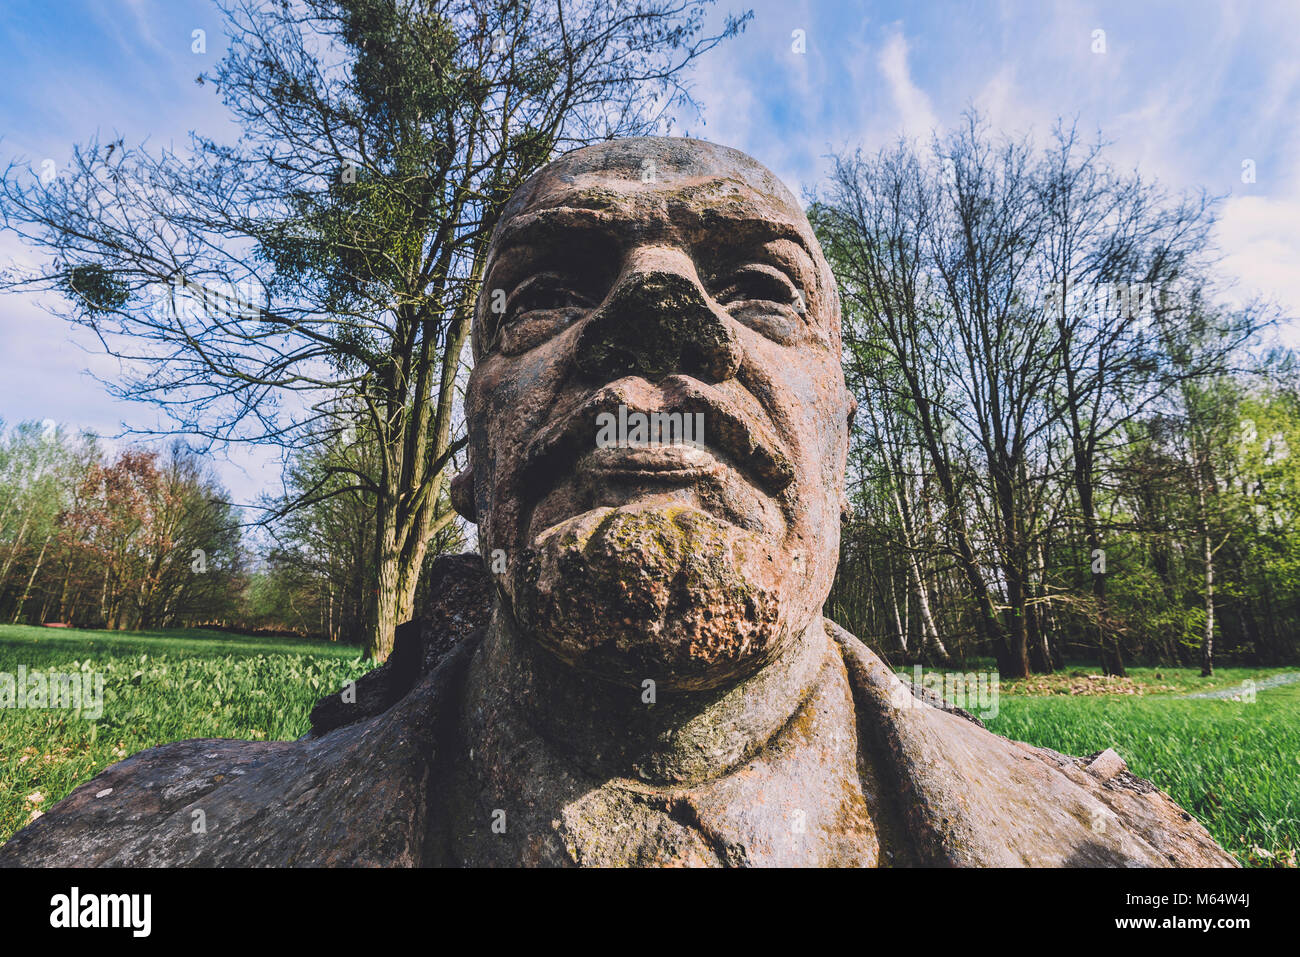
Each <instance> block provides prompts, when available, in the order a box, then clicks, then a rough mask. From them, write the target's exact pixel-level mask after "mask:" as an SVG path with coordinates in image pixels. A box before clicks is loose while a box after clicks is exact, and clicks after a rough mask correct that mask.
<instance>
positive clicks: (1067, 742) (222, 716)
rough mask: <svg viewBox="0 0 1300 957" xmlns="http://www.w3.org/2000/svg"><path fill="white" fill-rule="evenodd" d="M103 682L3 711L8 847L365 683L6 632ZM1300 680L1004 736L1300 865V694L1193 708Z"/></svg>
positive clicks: (44, 667)
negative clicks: (144, 756) (216, 743)
mask: <svg viewBox="0 0 1300 957" xmlns="http://www.w3.org/2000/svg"><path fill="white" fill-rule="evenodd" d="M20 665H22V666H25V667H26V668H27V670H28V671H29V672H32V671H36V670H40V671H46V672H48V671H49V670H51V669H53V670H55V671H59V672H68V673H70V672H73V671H89V672H91V673H94V672H99V673H102V674H103V676H104V711H103V716H102V717H101V718H100V719H99V720H97V721H91V720H89V719H87V718H83V717H80V716H78V715H77V714H76V713H74V712H70V711H67V710H58V711H55V710H49V711H38V710H4V711H0V841H4V840H6V839H7V838H8V837H9V836H10V835H11V834H12V833H13V832H14V831H16V830H18V829H19V828H20V827H22V826H23V825H25V824H26V823H27V822H28V821H30V820H32V818H33V815H34V814H35V813H37V812H41V811H43V810H44V809H46V808H48V807H50V805H52V804H53V803H54V802H55V801H58V800H59V799H60V798H62V797H64V796H65V795H66V794H67V793H68V792H69V791H71V790H72V789H73V788H74V787H76V786H77V785H78V784H80V783H82V782H84V781H86V780H87V779H88V778H90V777H92V776H93V775H95V774H97V773H98V772H99V771H102V770H103V769H104V768H106V767H108V766H109V765H110V764H112V763H114V762H115V761H119V760H121V759H122V758H124V757H126V756H127V755H128V754H132V753H134V752H136V751H139V750H141V749H143V748H148V747H153V746H155V745H158V744H164V743H166V742H169V741H176V740H179V739H182V738H199V737H229V738H246V739H254V740H275V739H280V740H291V739H293V738H296V737H299V736H300V735H301V734H303V733H304V732H305V731H306V730H307V715H308V713H309V712H310V710H311V706H312V705H313V704H314V703H315V702H316V700H317V699H318V698H320V697H321V696H322V695H325V694H329V693H331V692H333V691H334V690H336V689H338V688H339V687H341V686H342V685H343V684H345V683H346V682H347V681H350V680H352V679H354V678H356V677H357V676H359V675H361V674H363V673H364V672H365V671H366V670H367V668H368V665H367V664H365V663H364V662H362V661H361V660H360V659H359V657H358V655H357V651H356V649H355V648H351V647H348V646H339V645H330V644H326V643H321V642H310V641H298V640H293V639H278V638H246V637H240V636H234V635H228V634H224V633H221V632H207V631H199V630H191V631H183V632H146V633H136V634H129V635H126V634H122V633H119V632H102V631H73V630H67V631H64V630H54V629H46V628H29V627H24V626H11V625H0V672H7V673H10V674H15V673H16V672H17V670H18V667H19V666H20ZM1295 670H1297V669H1242V668H1224V669H1219V670H1218V672H1217V673H1216V674H1215V676H1214V678H1212V679H1202V678H1200V677H1199V676H1198V675H1197V673H1196V672H1195V671H1194V670H1189V669H1168V668H1163V669H1154V668H1137V669H1132V670H1131V672H1130V677H1129V678H1127V679H1104V678H1101V677H1100V676H1097V675H1096V669H1093V668H1086V667H1073V668H1071V669H1067V670H1066V671H1065V672H1062V673H1060V674H1056V675H1051V676H1047V677H1035V678H1031V679H1029V680H1028V681H1023V682H1005V683H1003V685H1002V686H1001V688H1000V695H999V701H998V714H997V716H996V717H992V718H988V719H986V723H987V724H988V726H989V727H990V728H991V729H992V730H994V731H996V732H998V733H999V734H1004V735H1007V736H1008V737H1011V738H1015V739H1017V740H1020V741H1027V742H1029V743H1031V744H1036V745H1041V746H1045V747H1050V748H1053V749H1055V750H1057V751H1062V752H1065V753H1068V754H1090V753H1092V752H1094V751H1099V750H1101V749H1102V748H1105V747H1113V748H1115V750H1117V751H1118V752H1119V753H1120V754H1121V755H1122V756H1123V757H1124V759H1125V760H1126V761H1127V762H1128V764H1129V767H1130V768H1131V769H1132V770H1133V771H1134V773H1136V774H1138V775H1140V776H1142V777H1145V778H1149V779H1150V780H1152V781H1154V782H1155V784H1156V785H1157V786H1159V787H1160V788H1162V789H1163V790H1165V791H1167V792H1169V794H1171V795H1172V796H1173V798H1174V800H1176V801H1178V803H1179V804H1181V805H1183V806H1184V807H1185V808H1187V809H1188V810H1189V811H1191V812H1192V813H1193V814H1195V815H1196V816H1197V817H1198V818H1199V819H1200V820H1201V821H1202V823H1204V824H1205V826H1206V827H1208V828H1209V830H1210V832H1211V833H1212V834H1213V835H1214V836H1215V838H1216V839H1218V840H1219V842H1220V843H1221V844H1223V846H1224V847H1226V848H1227V849H1228V850H1229V851H1231V852H1232V853H1234V854H1236V855H1237V857H1238V859H1239V860H1241V862H1242V863H1243V864H1247V865H1254V866H1278V865H1285V864H1289V865H1291V866H1295V864H1296V862H1297V857H1298V856H1300V684H1291V685H1285V686H1282V687H1276V688H1267V689H1263V690H1259V691H1258V692H1257V694H1256V696H1255V698H1256V700H1255V701H1253V702H1250V701H1232V700H1214V699H1210V700H1204V699H1202V700H1185V699H1181V698H1180V697H1179V695H1183V694H1188V693H1192V692H1198V691H1209V690H1219V689H1231V688H1239V687H1240V686H1241V683H1242V681H1243V680H1245V679H1247V678H1249V679H1253V680H1255V681H1261V680H1263V679H1266V678H1268V677H1269V676H1270V675H1274V674H1278V673H1283V672H1288V671H1295Z"/></svg>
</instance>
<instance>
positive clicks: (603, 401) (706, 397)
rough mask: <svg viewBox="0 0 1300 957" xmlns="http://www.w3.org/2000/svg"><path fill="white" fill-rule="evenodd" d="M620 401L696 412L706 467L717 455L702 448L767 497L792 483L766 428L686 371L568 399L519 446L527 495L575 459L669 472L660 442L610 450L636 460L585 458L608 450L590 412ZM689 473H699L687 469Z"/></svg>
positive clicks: (633, 406)
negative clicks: (722, 457) (720, 456)
mask: <svg viewBox="0 0 1300 957" xmlns="http://www.w3.org/2000/svg"><path fill="white" fill-rule="evenodd" d="M620 405H622V406H624V407H626V408H627V409H628V410H629V411H636V412H642V413H646V414H649V413H652V412H681V413H684V414H694V413H697V412H702V413H704V416H705V439H704V442H703V445H704V446H705V448H704V449H703V450H701V451H704V453H705V454H706V455H707V456H708V457H709V458H710V459H712V460H713V464H714V467H716V464H717V458H716V457H715V456H714V455H713V454H712V453H711V452H709V450H710V449H717V450H718V451H720V452H723V453H726V454H727V455H728V456H730V457H731V458H732V459H733V460H734V462H735V464H736V465H737V467H739V468H740V469H741V470H742V471H744V472H746V473H748V474H749V475H751V476H752V478H753V480H754V481H755V483H756V484H757V485H759V486H760V487H761V488H762V489H763V490H764V491H766V492H767V493H768V494H770V495H775V494H777V493H778V492H780V491H781V490H782V489H784V488H785V487H786V486H787V485H789V484H790V483H791V482H792V481H794V463H793V462H792V461H791V459H790V457H789V455H787V454H786V453H785V452H784V451H783V450H782V446H781V443H780V441H779V440H778V439H777V437H776V436H775V435H774V434H773V433H772V430H771V428H770V427H768V426H767V425H765V424H763V423H760V422H756V421H754V418H753V417H752V416H750V415H747V414H746V413H744V412H742V411H741V410H740V409H739V408H738V407H736V405H735V404H734V402H733V401H732V400H731V399H730V398H728V397H727V396H725V395H723V394H721V393H720V392H718V390H716V389H713V388H711V387H709V386H708V385H706V384H705V383H703V382H700V381H698V380H696V379H692V378H690V377H688V376H672V377H670V378H669V379H666V380H664V381H663V382H662V383H659V384H658V385H657V386H652V385H651V384H650V383H649V382H647V381H646V380H644V379H641V378H639V377H629V378H626V379H620V380H619V381H618V382H613V383H610V384H609V385H606V386H604V387H602V388H600V389H598V390H596V391H595V392H593V393H591V394H589V395H587V396H585V397H580V398H578V399H577V400H576V401H573V402H570V403H567V404H561V406H560V407H558V408H557V409H556V411H555V412H554V413H553V414H552V416H551V420H550V422H548V423H547V424H546V425H545V426H543V427H542V429H541V430H540V431H539V432H538V433H537V434H536V435H535V436H534V437H533V439H532V440H531V441H530V442H529V443H528V447H527V448H526V449H525V450H524V464H523V469H522V471H521V473H520V477H521V479H522V484H523V487H524V488H525V489H528V490H530V492H531V494H534V495H540V494H542V493H543V492H544V491H546V490H547V489H548V488H550V487H551V485H552V484H553V483H554V480H555V479H556V477H557V476H558V475H559V474H560V473H561V472H563V471H564V470H566V469H572V468H575V467H577V465H578V463H579V460H582V461H583V463H584V467H585V466H587V465H594V467H596V468H600V467H601V463H602V462H609V463H611V464H613V463H616V462H622V463H623V465H622V466H620V467H619V468H617V469H611V471H628V472H629V474H630V473H631V472H638V473H644V474H647V475H649V474H653V472H655V471H658V472H660V473H661V474H663V475H667V474H669V473H671V472H673V471H674V470H676V469H677V468H678V466H676V465H673V464H671V462H672V458H671V456H672V455H676V454H681V453H675V452H671V451H669V450H671V449H673V448H675V447H674V446H661V447H659V448H658V449H656V450H651V449H646V448H641V449H627V448H625V449H619V450H617V451H619V452H624V453H627V452H635V453H637V454H638V455H641V454H642V453H647V454H645V455H644V456H643V457H641V458H639V459H638V458H636V457H635V456H634V457H632V458H622V459H620V458H619V457H617V456H613V455H611V456H609V457H608V458H605V459H603V458H594V459H589V458H587V456H588V453H592V452H596V451H600V452H609V451H611V450H608V449H601V450H597V449H596V448H595V446H596V434H597V429H596V417H597V416H598V415H599V414H600V413H602V412H608V413H611V414H617V411H618V407H619V406H620ZM682 448H685V447H682ZM651 451H657V452H658V453H659V455H660V456H663V457H654V456H651V455H649V454H648V453H649V452H651ZM682 467H683V468H689V469H695V468H696V463H694V462H691V463H685V464H683V466H682ZM706 471H707V470H706ZM691 474H696V475H698V474H700V473H699V471H694V472H692V473H691Z"/></svg>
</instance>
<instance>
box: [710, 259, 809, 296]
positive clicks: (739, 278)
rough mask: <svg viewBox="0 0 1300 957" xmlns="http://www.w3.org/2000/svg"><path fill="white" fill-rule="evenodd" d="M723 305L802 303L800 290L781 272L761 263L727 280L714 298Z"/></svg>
mask: <svg viewBox="0 0 1300 957" xmlns="http://www.w3.org/2000/svg"><path fill="white" fill-rule="evenodd" d="M714 298H715V299H717V301H718V302H719V303H720V304H721V305H724V306H726V305H731V304H733V303H741V302H755V301H762V302H776V303H780V304H781V305H798V304H799V303H800V302H802V297H801V296H800V295H799V290H798V289H796V288H795V285H794V283H793V282H791V281H790V279H789V277H788V276H786V275H785V273H783V272H781V270H779V269H776V268H774V267H772V266H766V265H763V264H761V263H755V264H753V265H751V266H746V267H744V268H743V269H741V270H739V271H737V272H735V273H733V274H732V275H731V277H730V278H729V279H727V280H725V282H724V285H723V288H722V290H721V291H720V292H719V293H718V294H717V295H716V296H715V297H714Z"/></svg>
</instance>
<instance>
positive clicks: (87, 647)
mask: <svg viewBox="0 0 1300 957" xmlns="http://www.w3.org/2000/svg"><path fill="white" fill-rule="evenodd" d="M20 665H21V666H24V667H25V668H26V669H27V671H28V672H29V673H31V672H35V671H43V672H47V673H48V672H49V671H50V670H51V669H52V670H54V671H57V672H61V673H72V672H78V671H80V672H83V673H85V672H89V673H91V674H94V673H96V672H98V673H100V674H102V675H103V689H104V691H103V716H102V717H100V718H99V720H97V721H92V720H89V719H88V718H85V717H81V716H80V715H79V714H77V713H76V712H75V711H69V710H18V709H5V710H2V711H0V842H3V841H5V840H7V839H8V838H9V836H10V835H11V834H13V832H14V831H16V830H18V829H19V828H20V827H22V826H23V825H25V824H27V822H28V821H30V820H32V819H33V816H34V815H35V814H37V813H38V812H42V811H43V810H44V809H46V808H49V807H50V806H51V805H52V804H54V802H56V801H58V800H59V799H60V798H62V797H64V796H65V795H66V794H68V792H69V791H71V790H72V789H73V788H75V787H76V786H77V785H78V784H81V783H83V782H84V781H86V780H87V779H89V778H91V777H93V776H94V775H95V774H98V773H99V772H100V771H102V770H103V769H104V768H106V767H108V766H109V765H110V764H113V763H114V762H116V761H120V760H121V759H122V758H124V757H126V756H127V755H129V754H134V753H135V752H136V751H139V750H142V749H144V748H150V747H154V746H155V745H159V744H165V743H167V742H169V741H178V740H180V739H182V738H245V739H252V740H258V741H264V740H291V739H293V738H297V737H299V736H301V735H302V734H304V733H305V732H306V730H307V727H308V723H307V716H308V714H309V713H310V711H311V707H312V705H313V704H315V703H316V701H317V699H318V698H320V697H322V696H324V695H327V694H329V693H331V692H333V691H335V690H337V689H338V688H340V687H342V686H343V685H344V684H345V683H346V682H348V681H350V680H352V679H354V678H356V677H357V676H358V675H361V674H363V673H364V672H365V671H366V670H368V668H369V665H368V664H365V663H363V662H362V661H361V660H360V657H359V654H358V651H357V649H356V648H353V647H349V646H346V645H342V646H340V645H332V644H329V643H325V642H315V641H302V640H297V639H284V638H251V637H244V636H239V635H231V634H227V633H225V632H216V631H203V630H199V629H193V630H185V631H166V632H135V633H131V634H123V633H121V632H106V631H80V630H73V629H67V630H64V629H57V630H56V629H52V628H32V627H27V626H22V625H0V672H6V673H8V674H11V675H15V674H17V672H18V668H19V666H20Z"/></svg>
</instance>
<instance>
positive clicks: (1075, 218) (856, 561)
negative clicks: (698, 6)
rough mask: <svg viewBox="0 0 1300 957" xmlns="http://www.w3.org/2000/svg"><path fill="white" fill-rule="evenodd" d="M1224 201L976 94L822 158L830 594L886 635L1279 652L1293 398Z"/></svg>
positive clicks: (907, 639) (1284, 640)
mask: <svg viewBox="0 0 1300 957" xmlns="http://www.w3.org/2000/svg"><path fill="white" fill-rule="evenodd" d="M1214 210H1215V201H1214V199H1213V198H1211V197H1207V196H1205V195H1204V194H1184V195H1170V194H1168V193H1166V192H1165V191H1164V190H1162V189H1161V188H1160V187H1159V186H1158V185H1157V184H1154V183H1150V182H1147V181H1145V180H1144V179H1143V178H1142V177H1141V176H1140V175H1138V174H1137V173H1136V172H1131V171H1125V170H1121V169H1117V168H1116V167H1115V166H1114V165H1113V164H1112V163H1111V162H1109V160H1108V159H1107V155H1106V150H1105V147H1104V145H1103V144H1101V143H1099V142H1098V143H1090V144H1085V143H1083V142H1081V141H1080V139H1079V138H1078V137H1077V135H1076V133H1075V131H1074V130H1073V129H1072V128H1069V127H1068V126H1065V125H1063V124H1058V126H1057V127H1056V129H1055V130H1054V131H1053V135H1052V137H1051V140H1050V142H1049V143H1048V145H1047V146H1046V147H1037V146H1035V144H1034V142H1033V140H1032V139H1031V138H1030V137H1028V136H1019V137H1012V136H998V135H995V134H994V133H993V132H991V131H990V130H989V129H988V128H987V126H986V125H985V124H984V123H983V121H982V120H981V119H980V117H979V116H978V115H976V114H974V113H971V114H968V115H967V116H966V117H965V120H964V122H963V123H962V124H961V125H960V126H959V127H958V128H957V129H955V130H953V131H951V132H948V133H946V134H944V135H942V136H941V135H938V134H936V135H935V136H934V137H933V139H932V141H931V143H930V144H928V145H918V144H916V143H914V142H911V141H902V142H899V143H897V144H895V145H894V146H891V147H889V148H886V149H883V150H881V151H879V152H877V153H875V154H871V155H863V154H862V153H861V152H855V153H845V154H841V155H839V156H837V157H835V158H834V163H833V170H832V173H831V175H830V177H829V181H828V182H827V183H826V184H825V185H824V186H823V188H822V189H821V190H820V191H819V192H818V195H817V196H816V197H815V198H814V201H813V203H812V206H811V218H812V219H813V222H814V225H815V228H816V229H817V231H818V233H819V236H820V238H821V241H822V243H823V245H824V247H825V249H826V252H827V255H828V257H829V259H830V261H831V264H832V268H833V269H834V271H835V274H836V277H837V280H838V282H839V288H840V295H841V299H842V304H843V310H844V333H845V335H844V342H845V368H846V375H847V378H848V381H849V385H850V388H851V389H852V390H853V391H854V393H855V395H856V397H857V399H858V402H859V408H858V411H857V413H856V419H855V422H854V426H853V430H852V453H851V457H850V458H851V476H850V478H851V487H852V495H853V500H854V505H855V507H856V514H855V517H854V518H853V520H852V521H851V522H850V523H849V524H848V525H847V526H846V528H845V535H844V544H843V553H842V560H841V565H840V574H839V576H838V579H837V582H836V585H835V588H834V591H833V593H832V596H831V599H830V601H829V603H828V610H829V613H830V614H831V615H832V616H833V617H835V618H836V619H837V620H839V621H841V622H842V623H843V624H845V625H846V626H847V627H849V628H850V629H851V630H855V631H856V632H857V633H859V634H861V635H863V636H864V637H866V638H868V639H869V640H870V641H872V642H873V643H874V644H875V645H876V646H877V647H878V648H880V649H881V650H882V651H885V652H886V653H887V654H889V655H890V657H892V658H901V659H904V660H929V661H936V662H941V661H949V660H968V659H970V658H972V657H979V656H991V657H993V658H995V659H996V661H997V665H998V668H999V670H1000V671H1001V672H1002V673H1003V674H1004V675H1008V676H1022V675H1026V674H1028V673H1030V672H1031V671H1039V672H1042V671H1051V670H1053V669H1054V668H1058V667H1061V666H1062V663H1063V662H1064V660H1065V659H1066V658H1067V657H1073V658H1076V659H1077V658H1081V657H1082V658H1088V659H1092V660H1096V661H1099V662H1100V663H1101V665H1102V667H1103V668H1104V670H1105V671H1106V672H1107V673H1110V674H1123V673H1124V668H1125V662H1126V661H1132V660H1142V661H1160V662H1167V663H1189V662H1195V663H1197V664H1199V665H1200V666H1201V667H1202V669H1203V671H1205V672H1206V673H1207V674H1208V673H1210V672H1211V671H1212V668H1213V662H1214V660H1215V658H1216V656H1219V655H1224V654H1230V655H1233V656H1242V657H1244V658H1248V659H1250V660H1253V661H1259V662H1261V663H1275V662H1278V661H1281V660H1283V659H1291V660H1294V658H1295V655H1296V653H1297V650H1300V649H1297V639H1296V635H1297V625H1298V624H1300V579H1298V578H1297V576H1296V569H1297V567H1298V566H1297V562H1298V561H1300V520H1298V519H1300V483H1298V482H1297V479H1300V461H1297V459H1296V458H1295V457H1294V455H1293V450H1296V451H1300V449H1297V446H1296V444H1295V443H1296V442H1297V441H1300V418H1297V412H1300V404H1298V400H1297V396H1298V395H1300V391H1298V390H1297V378H1296V374H1295V369H1296V367H1295V362H1294V356H1292V355H1290V354H1288V353H1285V352H1277V351H1275V352H1272V353H1265V352H1264V351H1262V350H1261V348H1260V343H1261V342H1262V341H1263V340H1262V338H1261V336H1262V333H1263V332H1264V331H1265V330H1266V329H1267V328H1268V327H1269V325H1270V323H1271V320H1272V318H1273V312H1272V310H1270V308H1269V307H1267V306H1266V305H1264V304H1260V303H1251V304H1248V305H1246V306H1244V307H1237V308H1229V307H1228V306H1226V305H1224V304H1223V294H1222V290H1221V289H1220V288H1219V287H1218V286H1216V282H1215V279H1216V277H1215V270H1214V261H1213V256H1212V254H1211V253H1210V247H1209V237H1210V229H1211V227H1212V225H1213V222H1214Z"/></svg>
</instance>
